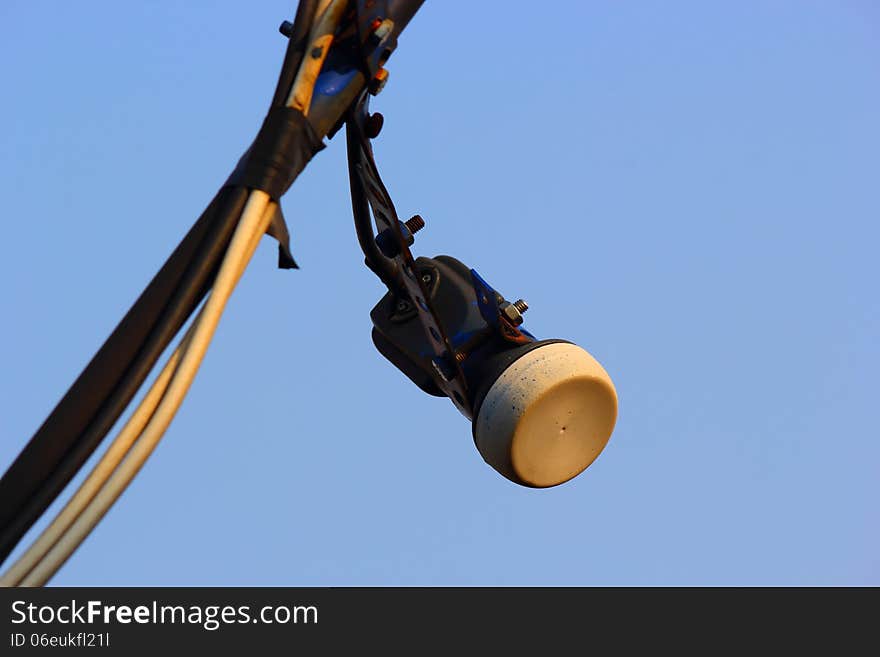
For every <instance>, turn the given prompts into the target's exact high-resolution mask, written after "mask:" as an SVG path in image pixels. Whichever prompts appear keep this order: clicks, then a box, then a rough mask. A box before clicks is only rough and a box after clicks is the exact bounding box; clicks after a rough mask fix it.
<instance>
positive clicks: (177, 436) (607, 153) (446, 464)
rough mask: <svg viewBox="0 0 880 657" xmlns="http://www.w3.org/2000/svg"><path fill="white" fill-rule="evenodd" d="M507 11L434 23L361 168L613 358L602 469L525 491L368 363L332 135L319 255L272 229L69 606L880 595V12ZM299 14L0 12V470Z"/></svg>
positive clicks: (200, 183)
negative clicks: (614, 407)
mask: <svg viewBox="0 0 880 657" xmlns="http://www.w3.org/2000/svg"><path fill="white" fill-rule="evenodd" d="M503 6H504V9H503V10H501V7H502V3H499V2H492V3H488V2H481V3H474V2H463V1H458V2H441V1H439V0H428V1H427V2H426V4H425V6H424V7H423V9H422V10H421V11H420V12H419V14H418V15H417V16H416V17H415V19H414V20H413V23H412V24H411V26H410V28H409V29H408V30H407V31H406V33H405V34H404V35H403V37H402V39H401V43H400V46H399V48H398V50H397V52H396V53H395V54H394V56H393V57H392V59H391V61H390V62H389V68H390V70H391V78H390V82H389V84H388V86H387V88H386V90H385V91H384V92H383V93H382V95H381V96H380V97H378V98H377V99H376V100H375V101H374V104H373V107H374V108H375V109H378V110H380V111H382V112H383V113H384V114H385V116H386V127H385V130H384V132H383V134H382V136H381V138H380V139H379V140H378V141H377V143H376V146H375V148H376V152H377V156H378V158H379V162H380V166H381V168H382V171H383V172H384V177H385V181H386V183H387V184H388V186H389V188H390V190H391V192H392V194H393V196H394V198H395V200H396V203H397V206H398V209H399V210H400V212H401V214H404V215H408V214H409V213H414V212H420V213H421V214H422V215H423V216H424V217H425V218H426V219H427V221H428V228H427V229H426V230H425V231H423V232H422V233H421V234H420V235H419V239H418V242H417V244H416V250H417V252H418V253H421V254H425V255H436V254H440V253H446V254H450V255H454V256H456V257H458V258H459V259H461V260H463V261H465V262H466V263H468V264H470V265H471V266H474V267H476V268H477V269H479V271H480V272H481V273H482V274H483V275H484V277H485V278H487V280H489V281H490V282H491V283H492V284H493V285H494V286H496V287H497V288H498V289H499V290H501V291H502V292H503V293H504V294H505V295H507V296H514V297H515V296H522V297H524V298H525V299H527V300H528V301H529V304H530V306H531V310H530V312H529V315H528V320H527V326H528V328H529V329H530V330H531V331H532V332H534V333H535V334H537V335H539V336H540V337H564V338H568V339H571V340H573V341H576V342H578V343H579V344H581V345H582V346H584V347H585V348H587V349H588V350H589V351H590V352H591V353H593V354H594V355H595V356H596V357H597V358H598V359H599V360H600V361H601V362H602V363H603V364H604V365H605V367H606V369H607V370H608V371H609V373H610V374H611V376H612V377H613V378H614V380H615V383H616V385H617V391H618V394H619V397H620V415H619V420H618V424H617V429H616V431H615V433H614V436H613V437H612V439H611V442H610V443H609V446H608V448H607V449H606V450H605V452H604V453H603V454H602V455H601V457H600V458H599V460H598V461H597V462H596V463H595V464H593V465H592V466H591V467H590V468H589V469H588V470H587V471H586V472H585V473H584V474H583V475H581V476H580V477H578V478H577V479H575V480H573V481H572V482H569V483H568V484H565V485H563V486H561V487H558V488H555V489H551V490H544V491H536V490H529V489H525V488H520V487H517V486H516V485H514V484H512V483H510V482H508V481H507V480H505V479H503V478H501V477H500V476H499V475H498V474H496V473H495V472H494V471H493V470H492V469H491V468H490V467H489V466H487V465H486V464H485V463H484V462H483V461H482V459H481V458H480V456H479V454H478V453H477V451H476V449H475V447H474V445H473V441H472V438H471V433H470V425H469V424H468V423H467V422H466V421H465V420H464V419H463V418H462V417H461V416H460V415H459V414H458V412H457V411H456V410H455V409H454V407H453V406H452V404H451V403H449V402H447V401H445V400H440V399H435V398H431V397H428V396H426V395H424V394H423V393H421V392H420V391H419V390H418V389H417V388H415V387H414V386H413V385H411V384H410V383H409V382H408V380H406V379H405V377H404V376H403V375H402V374H400V373H399V372H397V371H396V370H395V369H394V368H393V367H392V366H391V365H390V364H388V363H386V362H385V361H384V360H383V359H382V357H381V356H379V354H378V353H377V352H375V350H374V349H373V346H372V344H371V341H370V326H371V325H370V320H369V316H368V314H369V310H370V308H371V307H372V306H373V304H374V303H375V301H376V300H377V299H378V298H379V296H380V295H381V292H382V289H381V287H380V284H379V283H378V282H377V281H376V280H375V279H374V278H373V277H372V275H371V274H370V273H369V272H368V271H367V270H366V269H364V268H363V266H362V264H361V262H362V258H361V255H360V253H359V251H358V247H357V242H356V240H355V236H354V230H353V227H352V220H351V217H350V206H349V198H348V185H347V178H346V175H347V174H346V170H345V152H344V151H345V148H344V142H343V140H342V139H340V138H336V139H334V140H333V141H331V142H330V143H329V147H328V148H327V149H326V150H325V151H324V152H322V153H321V154H320V155H319V156H318V157H317V158H316V160H314V161H313V163H312V164H311V165H310V166H309V168H308V170H307V171H306V172H305V174H304V175H302V176H301V177H300V179H299V180H298V181H297V182H296V183H295V185H294V187H293V188H292V189H291V191H290V192H289V193H288V194H287V196H286V197H285V198H284V201H283V206H284V209H285V213H286V216H287V219H288V222H289V225H290V228H291V232H292V235H293V249H294V253H295V255H296V258H297V260H298V261H299V263H300V264H301V266H302V269H301V270H300V271H295V272H282V271H278V270H276V269H275V245H274V243H273V242H271V241H270V240H268V239H267V240H265V241H264V243H263V244H262V246H261V247H260V250H259V251H258V252H257V254H256V257H255V259H254V261H253V263H252V266H251V267H250V268H249V270H248V272H247V274H246V275H245V277H244V279H243V281H242V283H241V285H240V287H239V288H238V290H237V291H236V293H235V295H234V297H233V299H232V301H231V303H230V305H229V308H228V310H227V313H226V315H225V316H224V319H223V321H222V322H221V325H220V328H219V331H218V333H217V337H216V340H215V342H214V344H213V345H212V347H211V349H210V350H209V352H208V357H207V359H206V362H205V364H204V366H203V368H202V371H201V372H200V374H199V377H198V378H197V380H196V383H195V385H194V387H193V389H192V392H191V394H190V395H189V397H188V399H187V400H186V402H185V404H184V406H183V408H182V410H181V412H180V414H179V415H178V418H177V419H176V420H175V422H174V423H173V424H172V426H171V429H170V430H169V432H168V434H167V435H166V437H165V440H164V441H163V443H162V444H161V445H160V447H159V448H158V449H157V451H156V453H155V454H154V456H153V458H152V459H151V460H150V461H149V463H148V465H147V467H146V468H145V469H144V470H143V471H142V473H141V474H140V476H139V477H138V478H137V479H136V480H135V482H134V484H133V485H132V487H131V488H130V489H129V490H128V492H126V493H125V495H124V496H123V497H122V499H121V500H120V502H119V503H118V504H117V505H116V506H115V507H114V509H113V510H112V511H111V512H110V514H109V515H108V516H107V518H106V519H105V520H104V521H103V522H102V523H101V525H100V526H99V527H98V529H97V530H96V531H95V533H94V534H93V535H92V536H91V537H90V538H89V539H88V540H87V542H86V543H85V544H84V545H83V547H82V548H81V549H80V550H79V551H78V552H77V553H76V554H75V555H74V558H73V559H72V560H71V561H70V562H69V564H68V565H67V566H66V567H65V568H64V569H63V570H62V571H61V572H60V573H59V574H58V576H57V577H56V579H55V580H54V583H56V584H59V585H60V584H66V585H76V584H88V585H92V584H94V585H123V584H138V585H153V584H168V585H171V584H181V585H188V584H193V585H195V584H208V585H223V584H234V585H245V584H255V585H272V584H284V585H346V584H351V585H368V584H377V585H386V584H387V585H392V584H403V585H410V584H425V585H452V584H464V585H470V584H502V585H508V584H510V585H512V584H524V585H536V584H552V585H565V584H627V585H628V584H649V585H653V584H875V585H876V584H880V523H878V521H880V511H878V496H880V440H878V438H880V431H878V420H877V408H878V403H877V394H878V383H877V381H878V378H877V377H878V374H877V373H878V371H880V347H878V334H880V331H878V329H880V313H878V310H880V301H878V291H877V281H878V273H880V272H878V268H880V267H878V260H880V258H878V255H877V253H878V243H880V229H878V218H880V179H878V173H880V121H878V117H880V66H878V62H880V40H878V35H880V11H878V9H877V5H876V3H874V2H870V1H869V0H864V1H862V2H857V1H849V2H847V1H843V0H841V1H839V2H833V3H832V2H819V1H815V2H811V1H806V0H797V1H795V0H790V1H781V0H780V1H778V2H724V3H717V2H716V3H706V2H697V1H693V2H683V1H676V2H664V3H658V2H626V3H623V2H573V1H572V2H562V3H553V4H552V7H551V6H550V5H547V7H544V8H542V6H540V5H536V4H535V3H526V2H509V3H503ZM293 11H294V3H293V2H290V1H284V0H272V1H266V2H260V3H249V2H212V3H196V2H193V3H190V2H170V1H168V2H138V3H119V2H109V1H102V2H90V3H69V2H25V1H24V0H11V1H10V0H7V1H6V2H3V3H2V6H0V23H2V25H3V38H2V39H0V80H2V85H3V102H2V103H0V126H2V132H3V147H2V149H0V198H2V200H3V215H4V219H3V226H4V231H5V232H4V237H3V240H2V243H3V257H2V258H0V299H2V307H3V308H4V311H3V321H2V322H0V362H2V363H3V366H2V369H0V371H2V376H0V462H2V464H3V467H4V468H5V467H6V464H8V463H9V462H11V460H12V459H13V458H14V456H15V455H16V454H17V452H18V450H19V449H20V448H21V447H22V446H23V445H24V443H25V442H26V441H27V439H28V438H29V437H30V436H31V434H32V433H33V431H34V430H35V429H36V428H37V427H38V426H39V424H40V423H41V421H42V420H43V418H44V417H45V415H46V414H47V413H48V412H49V411H50V410H51V408H52V407H53V406H54V404H55V402H56V401H57V400H58V398H59V397H60V395H61V394H62V393H63V392H64V391H65V390H66V388H67V386H68V385H69V384H70V383H71V382H72V381H73V379H74V378H75V377H76V375H77V374H78V373H79V371H80V370H81V368H82V367H83V366H84V365H85V363H86V362H87V361H88V359H89V358H90V357H91V355H92V353H93V352H94V350H95V349H96V348H97V347H98V346H99V345H100V343H101V342H102V340H103V339H104V337H105V336H106V335H107V334H108V332H109V331H110V330H111V329H112V327H113V326H114V325H115V323H116V322H117V320H118V319H119V318H120V317H121V316H122V314H123V313H124V312H125V310H126V309H127V308H128V306H129V305H130V304H131V302H132V301H133V300H134V299H135V298H136V296H137V294H138V293H139V292H140V290H141V289H142V288H143V286H144V285H145V284H146V283H147V282H148V280H149V279H150V277H151V276H152V274H153V273H154V272H155V270H156V269H157V268H158V266H159V265H160V264H161V262H162V261H163V260H164V258H165V257H166V256H167V255H168V253H170V251H171V250H172V248H173V247H174V246H175V245H176V243H177V242H178V240H179V239H180V237H181V236H182V235H183V234H184V233H185V231H186V230H187V229H188V227H189V226H190V224H191V223H192V221H193V220H194V219H195V218H196V216H197V215H198V214H199V212H200V211H201V210H202V208H203V206H204V205H205V204H206V203H207V202H208V200H209V199H210V198H211V196H212V195H213V193H214V192H215V190H216V189H217V187H218V186H219V185H220V184H221V183H222V182H223V181H224V179H225V177H226V175H227V174H228V173H229V171H230V170H231V167H232V166H233V165H234V164H235V162H236V160H237V158H238V157H239V155H240V154H241V152H242V151H243V149H244V148H245V147H246V146H247V145H248V143H249V142H250V140H251V138H252V137H253V135H254V134H255V132H256V130H257V128H258V126H259V124H260V121H261V119H262V116H263V114H264V112H265V109H266V106H267V104H268V101H269V98H270V97H271V93H272V91H273V89H274V83H275V77H276V75H277V71H278V67H279V65H280V61H281V58H282V54H283V51H284V47H285V43H284V39H283V38H282V37H281V36H280V35H278V34H277V32H276V28H277V25H278V24H279V23H280V22H281V21H282V20H284V19H285V18H290V17H291V16H292V15H293ZM536 12H542V13H536ZM279 345H282V348H279ZM390 406H393V407H394V408H395V409H396V410H395V412H398V411H399V409H403V410H402V411H400V416H399V417H400V423H399V424H395V423H392V422H389V421H388V417H389V416H390V413H389V412H388V410H386V409H388V408H389V407H390Z"/></svg>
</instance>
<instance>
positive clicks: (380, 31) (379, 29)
mask: <svg viewBox="0 0 880 657" xmlns="http://www.w3.org/2000/svg"><path fill="white" fill-rule="evenodd" d="M371 27H372V28H373V38H375V39H377V40H379V41H382V39H384V38H385V37H387V36H388V35H389V34H391V30H393V29H394V21H393V20H391V19H390V18H386V19H385V20H384V21H383V20H379V19H378V18H377V19H376V20H374V21H373V24H372V25H371Z"/></svg>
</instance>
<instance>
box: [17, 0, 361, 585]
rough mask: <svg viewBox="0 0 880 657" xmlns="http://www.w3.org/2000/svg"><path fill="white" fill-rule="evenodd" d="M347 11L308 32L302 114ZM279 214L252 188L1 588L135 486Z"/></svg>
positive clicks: (295, 99) (61, 547)
mask: <svg viewBox="0 0 880 657" xmlns="http://www.w3.org/2000/svg"><path fill="white" fill-rule="evenodd" d="M346 6H347V2H345V1H344V0H323V2H322V4H321V6H320V7H319V11H320V13H319V17H318V18H317V19H316V20H315V25H314V27H313V29H312V30H311V33H310V42H311V43H312V49H311V50H310V53H314V55H313V56H311V57H309V58H308V59H306V60H305V61H304V62H301V64H300V67H299V71H298V73H297V76H296V78H295V79H294V83H293V86H292V88H291V92H290V94H289V96H288V104H289V105H292V106H294V107H297V108H298V109H300V110H301V111H302V112H303V114H304V115H305V114H307V113H308V108H309V104H310V100H311V97H312V94H313V91H314V84H315V80H316V79H317V76H318V74H319V73H320V68H321V66H322V65H323V62H324V60H325V59H326V55H327V50H329V47H330V45H331V43H332V39H333V34H334V33H335V30H336V28H337V26H338V24H339V20H340V19H341V16H342V13H343V11H344V9H345V7H346ZM306 13H309V12H308V11H306ZM299 17H300V12H299V11H298V12H297V18H299ZM318 48H320V53H319V51H318ZM282 76H283V72H282ZM300 105H302V106H300ZM274 213H275V204H274V202H272V201H271V199H270V198H269V196H268V195H267V194H266V193H265V192H262V191H260V190H253V191H252V192H251V195H250V196H249V198H248V201H247V203H246V205H245V209H244V210H243V211H242V216H241V220H240V222H239V224H238V227H237V228H236V231H235V235H234V236H233V238H232V241H231V243H230V245H229V249H228V251H227V253H226V256H225V257H224V259H223V264H222V265H221V268H220V273H218V275H217V279H216V281H215V283H214V289H213V291H212V293H211V295H210V297H209V298H208V301H207V302H206V304H205V306H204V307H203V309H202V311H201V313H200V314H199V317H198V319H197V320H196V321H195V322H194V323H193V325H192V326H191V327H190V330H189V331H188V332H187V334H186V335H185V336H184V338H183V340H182V341H181V344H180V346H179V347H178V348H177V349H176V350H175V351H174V353H173V354H172V355H171V357H170V358H169V361H168V363H167V364H166V365H165V366H164V367H163V369H162V371H161V372H160V373H159V375H158V377H157V379H156V381H155V382H154V384H153V386H152V387H151V389H150V391H149V392H148V393H147V395H146V396H145V397H144V400H143V401H142V402H141V404H140V405H139V406H138V408H137V409H136V410H135V412H134V413H133V415H132V417H131V418H130V420H129V421H128V422H127V423H126V425H125V426H124V427H123V429H122V431H121V432H120V434H119V435H118V436H117V437H116V439H115V440H114V441H113V443H112V444H111V445H110V447H109V448H108V450H107V452H106V453H105V454H104V456H103V457H102V459H101V460H100V461H99V463H98V464H97V465H96V466H95V468H94V469H93V471H92V472H91V473H90V474H89V476H88V477H87V478H86V480H85V481H84V482H83V484H82V485H81V486H80V488H79V489H78V490H77V492H76V493H75V494H74V495H73V496H72V497H71V499H70V500H69V501H68V503H67V505H66V506H65V507H64V509H62V511H61V512H60V513H59V514H58V516H56V518H55V519H54V520H53V522H52V523H51V524H50V525H49V526H48V527H47V528H46V530H44V532H43V533H42V534H41V535H40V537H38V539H37V540H36V541H35V542H34V544H33V545H31V547H30V548H29V549H28V550H27V551H26V552H25V553H24V554H23V555H22V556H21V557H20V558H19V559H18V560H17V561H16V563H15V564H14V565H13V567H12V568H10V570H9V571H7V573H5V574H4V575H3V576H2V578H0V585H7V586H10V585H11V586H14V585H22V586H40V585H42V584H44V583H45V582H46V581H48V580H49V579H50V578H51V577H52V576H53V575H54V574H55V572H57V570H58V569H59V568H60V567H61V566H62V565H63V564H64V562H65V561H66V560H67V559H68V558H69V557H70V555H71V554H72V553H73V552H74V551H75V550H76V549H77V547H78V546H79V545H80V544H81V543H82V541H83V540H84V539H85V537H86V536H87V535H88V534H89V533H90V532H91V531H92V529H93V528H94V527H95V526H96V525H97V523H98V522H99V521H100V520H101V518H103V516H104V515H105V514H106V512H107V510H109V508H110V507H111V506H112V504H113V503H114V502H115V501H116V499H118V497H119V496H120V495H121V494H122V492H123V491H124V490H125V488H126V487H127V486H128V485H129V484H130V483H131V481H132V479H133V478H134V476H135V475H136V474H137V472H138V471H139V470H140V468H141V467H142V466H143V464H144V462H145V461H146V459H147V458H148V457H149V455H150V454H151V453H152V451H153V449H155V446H156V445H157V444H158V442H159V440H161V438H162V436H163V434H164V432H165V430H166V429H167V427H168V425H169V424H170V422H171V420H172V419H173V417H174V415H175V413H176V411H177V409H178V408H179V407H180V404H181V403H182V401H183V398H184V396H185V395H186V392H187V391H188V389H189V386H190V385H191V383H192V380H193V378H194V377H195V374H196V372H197V370H198V367H199V365H200V363H201V361H202V359H203V358H204V355H205V352H206V351H207V347H208V345H209V343H210V340H211V338H212V336H213V333H214V331H215V330H216V326H217V323H218V322H219V319H220V315H221V314H222V311H223V308H224V307H225V305H226V302H227V301H228V298H229V296H230V295H231V293H232V290H233V289H234V287H235V285H236V283H237V282H238V279H239V278H240V277H241V275H242V274H243V272H244V269H245V268H246V266H247V263H248V262H249V260H250V258H251V257H252V255H253V252H254V250H255V249H256V246H257V244H258V242H259V238H260V236H261V235H262V234H263V233H264V232H265V231H266V229H267V228H268V226H269V224H270V223H271V220H272V217H273V216H274ZM256 217H258V219H256Z"/></svg>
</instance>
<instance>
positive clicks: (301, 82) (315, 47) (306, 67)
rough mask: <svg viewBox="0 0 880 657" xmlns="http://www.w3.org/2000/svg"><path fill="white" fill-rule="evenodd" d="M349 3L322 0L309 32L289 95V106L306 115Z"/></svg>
mask: <svg viewBox="0 0 880 657" xmlns="http://www.w3.org/2000/svg"><path fill="white" fill-rule="evenodd" d="M347 5H348V1H347V0H322V2H321V5H320V6H319V7H318V18H317V19H316V20H315V25H314V27H313V28H312V30H311V32H310V33H309V43H308V46H307V47H306V54H305V56H304V57H303V62H302V64H301V65H300V67H299V71H298V72H297V74H296V78H294V81H293V86H292V87H291V89H290V95H288V97H287V106H288V107H294V108H296V109H298V110H300V111H301V112H302V113H303V114H305V115H306V116H308V112H309V107H310V106H311V104H312V95H313V94H314V91H315V82H317V80H318V75H319V74H320V73H321V67H323V66H324V60H326V59H327V53H329V52H330V46H331V44H332V43H333V36H334V34H335V33H336V28H337V27H338V26H339V21H340V19H341V18H342V13H343V12H344V11H345V8H346V6H347Z"/></svg>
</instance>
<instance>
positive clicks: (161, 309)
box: [0, 188, 247, 560]
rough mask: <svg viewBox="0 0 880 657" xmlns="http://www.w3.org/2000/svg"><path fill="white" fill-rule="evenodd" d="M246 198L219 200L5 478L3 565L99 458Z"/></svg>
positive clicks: (0, 490) (1, 482) (209, 271)
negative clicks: (88, 463) (80, 473)
mask: <svg viewBox="0 0 880 657" xmlns="http://www.w3.org/2000/svg"><path fill="white" fill-rule="evenodd" d="M246 197H247V190H246V189H241V188H225V189H223V190H221V191H220V192H219V193H218V194H217V196H216V197H215V199H214V201H212V203H211V204H210V205H209V206H208V208H207V209H206V210H205V212H204V213H203V214H202V216H201V217H199V219H198V220H197V221H196V223H195V225H194V226H193V228H192V229H191V230H190V232H189V233H188V234H187V235H186V237H184V239H183V241H182V242H181V243H180V245H179V246H178V247H177V249H176V250H175V251H174V253H172V255H171V256H170V257H169V258H168V260H167V261H166V263H165V265H164V266H163V267H162V269H160V270H159V273H157V274H156V276H155V277H154V278H153V280H152V281H151V283H150V285H148V286H147V288H146V289H145V290H144V292H143V293H142V294H141V296H140V297H139V298H138V300H137V301H136V302H135V304H134V305H133V306H132V308H131V309H130V310H129V311H128V313H127V314H126V315H125V317H124V318H123V319H122V321H121V322H120V323H119V324H118V325H117V327H116V329H115V330H114V331H113V333H111V335H110V337H109V338H107V340H106V341H105V342H104V344H103V345H102V346H101V348H100V349H99V350H98V352H97V353H96V354H95V356H94V357H93V358H92V360H91V362H90V363H89V364H88V365H87V366H86V368H85V369H84V370H83V372H82V373H81V374H80V376H79V377H78V378H77V380H76V381H75V382H74V383H73V385H72V386H71V387H70V389H69V390H68V391H67V393H66V394H65V395H64V397H62V399H61V401H60V402H59V403H58V404H57V406H56V407H55V409H54V410H53V411H52V413H50V414H49V417H48V418H46V420H45V421H44V422H43V425H42V426H41V427H40V428H39V429H38V430H37V432H36V433H35V434H34V436H33V437H32V438H31V440H30V441H29V442H28V444H27V445H26V446H25V448H24V449H23V450H22V451H21V453H20V454H19V455H18V457H17V458H16V459H15V461H14V462H13V463H12V465H11V466H10V467H9V469H8V470H7V471H6V473H5V474H4V475H3V477H2V479H0V499H2V500H3V505H2V508H0V560H2V559H5V558H6V557H7V556H8V555H9V553H10V552H11V551H12V550H13V549H14V548H15V545H16V544H17V543H18V541H19V540H21V537H22V536H24V534H25V533H26V532H27V530H28V529H30V527H31V526H32V525H33V524H34V522H36V520H37V519H38V518H39V517H40V515H41V514H42V513H43V512H44V511H45V510H46V508H48V506H49V505H50V504H51V503H52V501H53V500H54V499H55V497H57V496H58V495H59V494H60V493H61V491H62V490H63V489H64V487H65V486H66V485H67V484H68V483H69V482H70V480H71V479H72V478H73V476H74V475H75V474H76V473H77V471H78V470H79V468H80V467H82V465H83V463H85V461H86V460H87V459H88V458H89V456H90V455H91V454H92V452H94V450H95V449H96V448H97V446H98V445H99V444H100V442H101V440H102V439H103V438H104V436H106V434H107V433H108V432H109V431H110V429H111V428H112V427H113V425H114V424H115V422H116V420H118V419H119V416H120V415H122V413H123V412H124V411H125V408H126V407H127V406H128V403H129V402H130V401H131V399H132V398H133V397H134V395H135V394H136V393H137V391H138V389H139V388H140V386H141V384H142V383H143V382H144V380H145V379H146V377H147V375H148V374H149V372H150V370H151V369H152V368H153V366H154V365H155V363H156V361H157V360H158V359H159V356H161V355H162V352H163V351H164V350H165V348H166V347H167V346H168V344H169V343H170V342H171V340H172V339H173V338H174V335H175V334H176V333H177V332H178V331H179V330H180V327H181V326H182V325H183V324H184V322H186V320H187V318H188V317H189V316H190V315H191V314H192V312H193V310H195V308H196V307H197V306H198V304H199V302H200V301H201V299H202V298H203V297H204V295H205V294H206V293H207V291H208V290H209V289H210V287H211V283H212V282H213V278H214V275H215V274H216V270H217V267H218V266H219V262H220V260H221V259H222V256H223V253H224V251H225V249H226V246H227V245H228V243H229V240H230V238H231V237H232V232H233V230H234V229H235V225H236V222H237V221H238V217H239V216H240V214H241V210H242V208H243V207H244V202H245V199H246Z"/></svg>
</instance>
